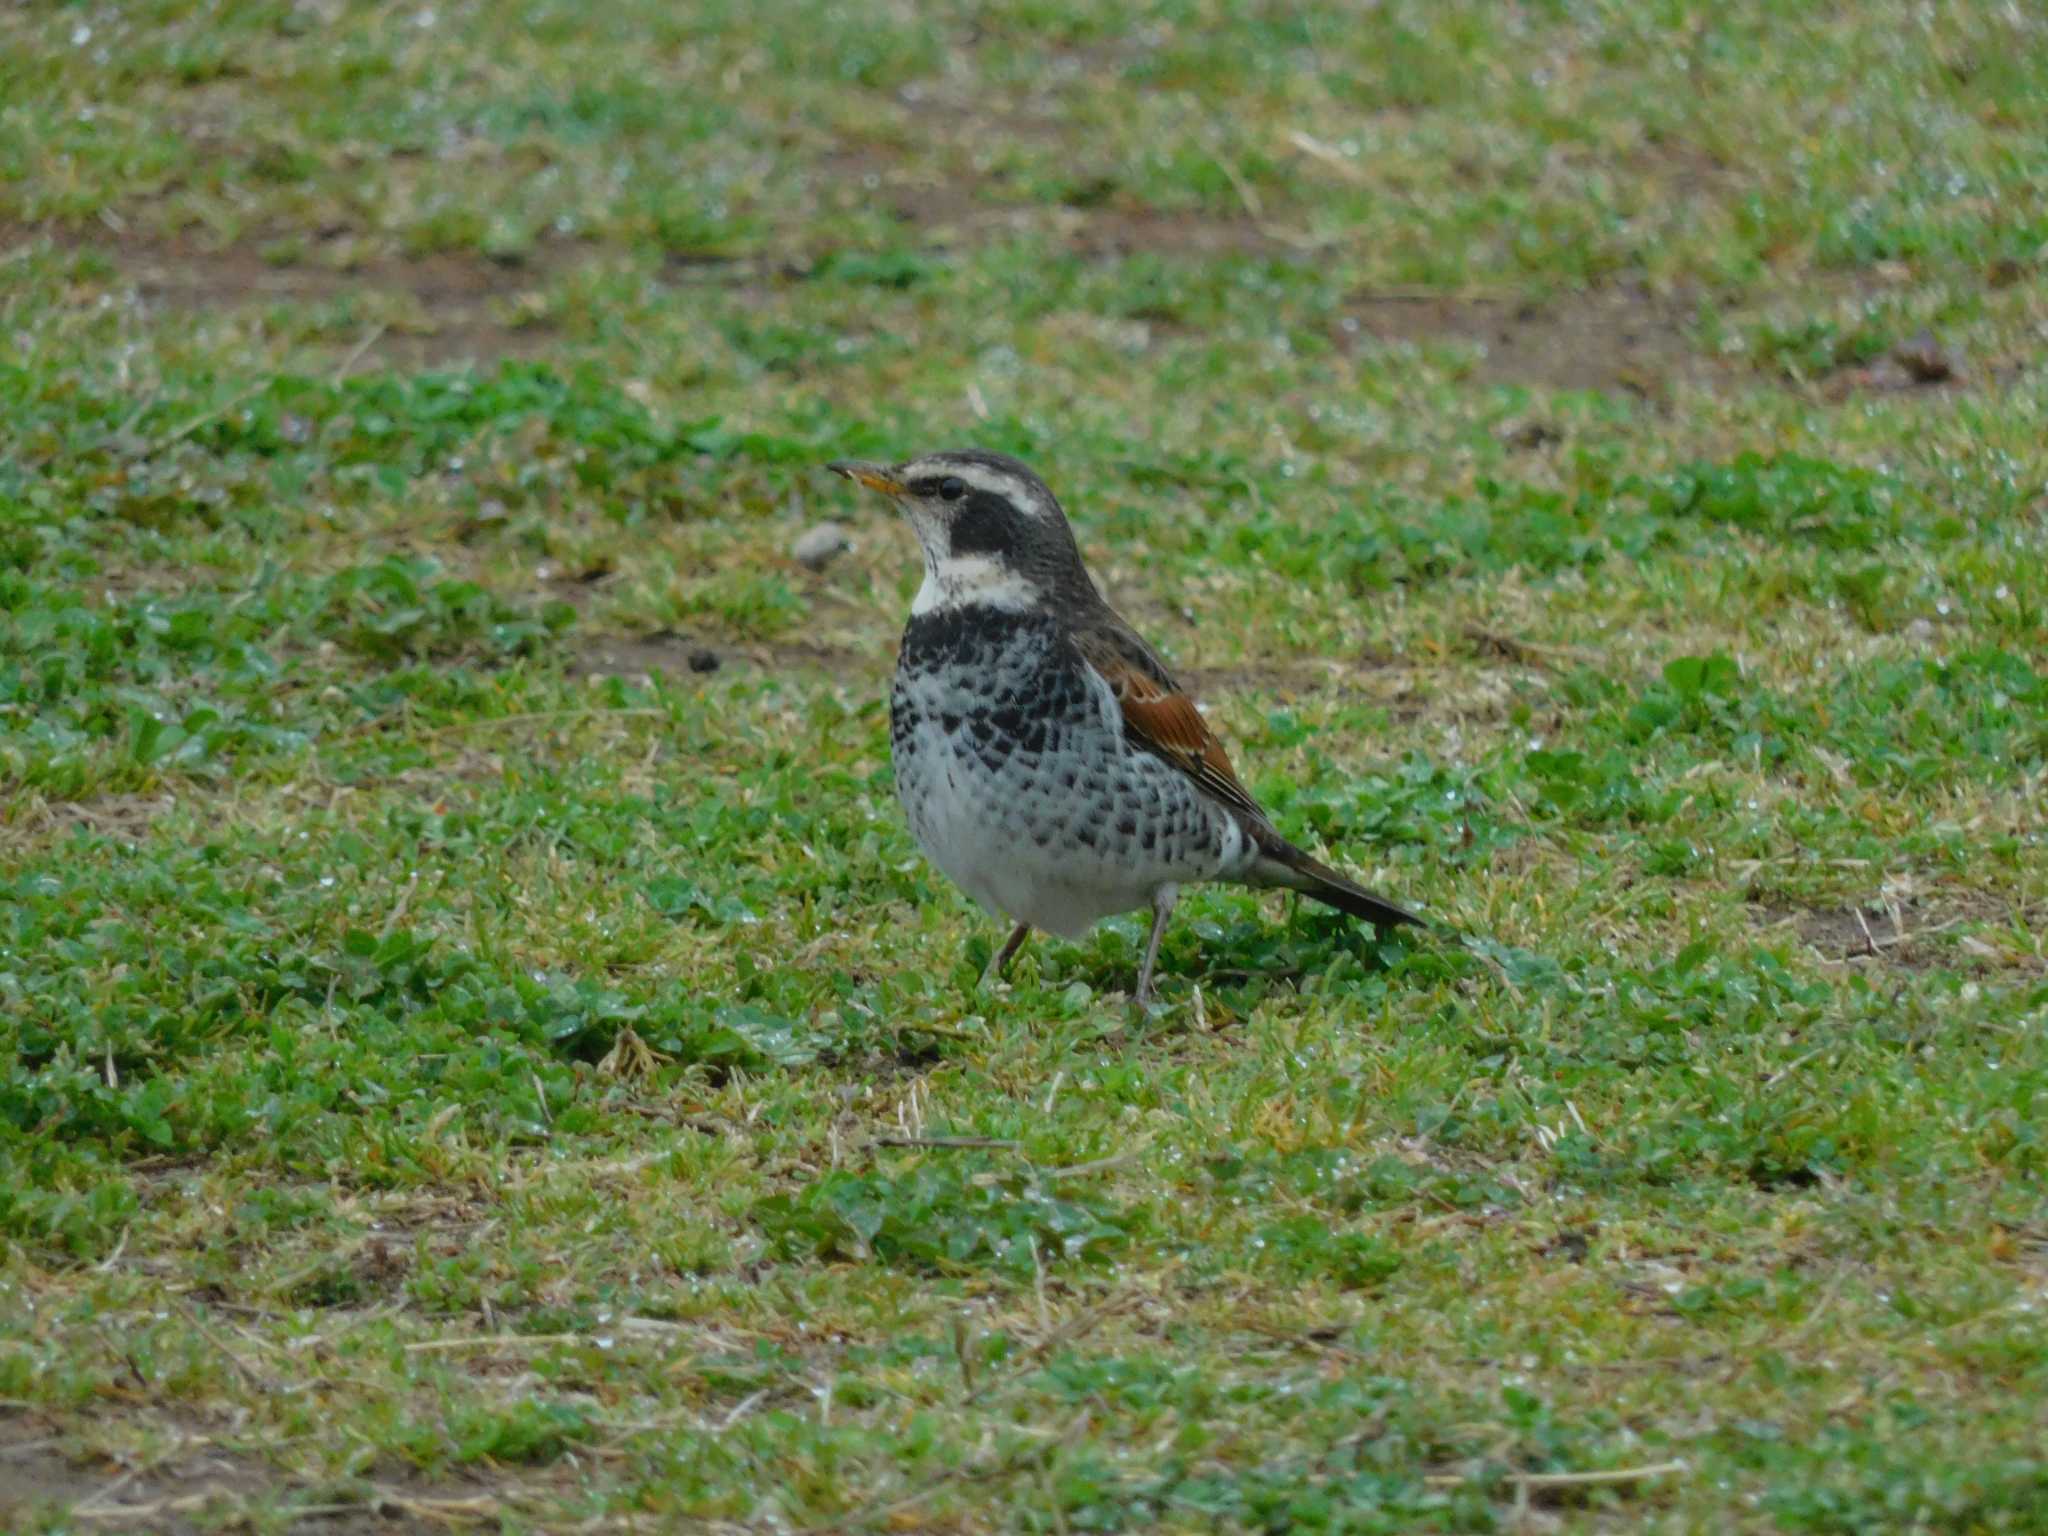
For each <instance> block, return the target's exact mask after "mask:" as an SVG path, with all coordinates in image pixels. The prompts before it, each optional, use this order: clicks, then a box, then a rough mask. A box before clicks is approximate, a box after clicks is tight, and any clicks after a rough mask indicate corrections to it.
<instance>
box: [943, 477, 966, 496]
mask: <svg viewBox="0 0 2048 1536" xmlns="http://www.w3.org/2000/svg"><path fill="white" fill-rule="evenodd" d="M966 494H967V482H966V481H965V480H962V479H961V478H960V477H959V476H958V475H948V476H946V478H945V479H943V480H941V481H940V482H939V500H941V501H958V500H959V499H960V498H961V497H962V496H965V495H966Z"/></svg>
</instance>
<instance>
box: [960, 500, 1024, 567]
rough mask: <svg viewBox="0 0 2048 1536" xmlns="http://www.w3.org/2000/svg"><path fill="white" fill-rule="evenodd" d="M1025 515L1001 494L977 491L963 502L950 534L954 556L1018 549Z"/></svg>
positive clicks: (996, 552)
mask: <svg viewBox="0 0 2048 1536" xmlns="http://www.w3.org/2000/svg"><path fill="white" fill-rule="evenodd" d="M1023 518H1024V514H1022V513H1021V512H1019V511H1018V510H1017V509H1016V508H1015V507H1013V506H1011V505H1010V503H1009V502H1008V501H1006V500H1004V499H1003V498H1002V497H1000V496H995V495H991V494H990V493H989V492H987V491H975V492H974V493H973V494H972V495H970V496H968V498H967V499H966V500H965V501H963V502H961V503H960V510H959V511H957V512H955V513H954V514H953V522H952V526H951V528H950V529H949V531H948V534H947V543H948V547H949V548H950V549H951V550H952V552H953V553H954V554H955V555H995V554H1001V553H1002V552H1003V551H1005V550H1010V549H1015V548H1016V547H1017V543H1018V540H1019V539H1020V538H1021V537H1022V535H1023V531H1024V527H1023Z"/></svg>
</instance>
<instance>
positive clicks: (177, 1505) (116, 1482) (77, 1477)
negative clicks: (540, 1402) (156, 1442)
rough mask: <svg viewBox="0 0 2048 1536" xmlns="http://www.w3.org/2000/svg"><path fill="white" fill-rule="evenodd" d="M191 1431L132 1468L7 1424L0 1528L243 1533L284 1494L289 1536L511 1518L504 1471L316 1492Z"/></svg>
mask: <svg viewBox="0 0 2048 1536" xmlns="http://www.w3.org/2000/svg"><path fill="white" fill-rule="evenodd" d="M157 1427H158V1428H161V1426H157ZM183 1428H184V1429H185V1431H186V1433H185V1436H184V1438H185V1441H186V1447H187V1448H186V1450H185V1451H184V1452H182V1453H181V1454H174V1455H171V1456H166V1457H163V1458H161V1459H159V1460H157V1461H154V1462H151V1463H148V1464H146V1465H144V1464H137V1465H124V1464H122V1463H119V1462H115V1461H110V1460H109V1459H107V1458H106V1457H105V1456H103V1455H100V1454H98V1453H96V1452H94V1451H93V1450H92V1449H91V1448H90V1446H89V1445H88V1444H87V1443H86V1442H85V1440H84V1438H82V1437H80V1436H78V1435H76V1434H67V1433H65V1432H64V1431H63V1430H62V1429H61V1427H59V1426H57V1425H55V1424H52V1423H49V1422H45V1421H43V1420H40V1419H38V1418H36V1417H35V1416H33V1415H26V1414H25V1415H20V1416H16V1417H13V1418H0V1528H4V1529H8V1530H13V1529H16V1528H17V1523H18V1522H19V1523H25V1522H26V1521H27V1519H28V1517H29V1515H30V1514H31V1512H32V1511H38V1510H40V1511H45V1512H48V1511H53V1510H54V1511H61V1512H63V1513H65V1514H66V1515H69V1516H71V1517H72V1518H73V1519H75V1520H77V1521H78V1523H79V1526H80V1528H81V1529H87V1530H106V1531H147V1532H150V1533H152V1536H199V1533H200V1532H203V1531H216V1530H219V1529H222V1528H223V1525H226V1526H228V1527H230V1528H234V1529H240V1528H241V1527H242V1525H243V1524H244V1523H246V1517H241V1516H239V1515H238V1512H239V1511H241V1510H243V1509H244V1508H246V1507H247V1506H248V1505H249V1504H251V1503H253V1502H255V1501H257V1500H259V1499H261V1500H266V1501H267V1500H273V1499H277V1498H278V1497H279V1495H281V1494H283V1495H291V1494H296V1495H298V1496H299V1497H298V1499H297V1500H296V1503H297V1506H298V1513H296V1514H295V1515H293V1516H291V1517H289V1518H288V1520H287V1522H286V1524H285V1525H284V1527H283V1529H286V1530H289V1531H306V1532H315V1531H317V1532H319V1533H320V1536H392V1533H395V1532H401V1531H404V1532H410V1531H430V1530H431V1531H440V1530H447V1529H449V1528H451V1527H454V1528H461V1527H463V1526H467V1525H470V1524H472V1523H475V1522H479V1521H495V1520H496V1519H497V1517H498V1516H499V1515H500V1514H501V1513H502V1512H503V1504H502V1502H501V1499H500V1498H499V1497H498V1495H497V1494H496V1493H493V1492H492V1491H491V1489H492V1488H493V1487H495V1488H496V1489H498V1490H499V1491H500V1492H502V1491H504V1490H505V1488H506V1481H507V1480H506V1479H505V1477H504V1476H503V1474H502V1473H497V1474H494V1476H493V1479H492V1483H491V1485H489V1486H487V1485H486V1484H485V1483H484V1482H482V1481H477V1482H473V1483H464V1482H455V1483H445V1484H444V1483H434V1482H429V1481H428V1480H427V1479H425V1478H423V1477H421V1476H420V1475H419V1474H418V1473H416V1472H415V1471H414V1470H413V1469H412V1468H410V1467H405V1466H381V1467H378V1468H376V1469H375V1470H374V1471H373V1472H372V1473H371V1474H370V1475H368V1476H367V1477H362V1478H352V1479H349V1480H348V1481H347V1482H346V1483H338V1484H333V1485H328V1486H317V1485H311V1484H306V1483H304V1482H302V1481H300V1480H299V1479H296V1478H293V1477H291V1476H290V1475H289V1474H287V1473H285V1472H283V1471H281V1470H279V1469H276V1468H273V1467H269V1466H266V1465H265V1464H264V1463H263V1462H262V1461H260V1460H259V1459H257V1458H255V1457H252V1456H248V1455H245V1454H243V1453H240V1452H237V1451H232V1450H228V1449H225V1448H223V1447H220V1446H217V1445H213V1444H211V1443H209V1441H208V1438H207V1436H206V1435H205V1433H204V1432H203V1431H202V1430H200V1429H199V1428H198V1427H197V1426H183ZM266 1528H268V1527H266Z"/></svg>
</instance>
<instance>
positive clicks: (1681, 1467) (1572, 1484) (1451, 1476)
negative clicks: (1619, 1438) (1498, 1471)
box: [1423, 1461, 1686, 1488]
mask: <svg viewBox="0 0 2048 1536" xmlns="http://www.w3.org/2000/svg"><path fill="white" fill-rule="evenodd" d="M1685 1470H1686V1465H1685V1463H1684V1462H1682V1461H1653V1462H1651V1463H1649V1464H1648V1465H1647V1466H1641V1467H1612V1468H1609V1469H1608V1470H1607V1471H1604V1472H1516V1473H1513V1474H1511V1476H1512V1477H1513V1479H1514V1481H1515V1484H1516V1485H1517V1486H1518V1487H1521V1488H1598V1487H1601V1486H1603V1485H1606V1484H1612V1483H1640V1482H1646V1481H1648V1480H1649V1479H1650V1478H1653V1477H1668V1476H1670V1475H1671V1474H1672V1473H1674V1472H1683V1471H1685ZM1482 1481H1484V1479H1483V1478H1480V1477H1475V1476H1472V1475H1471V1474H1469V1473H1462V1472H1447V1473H1441V1474H1438V1475H1435V1476H1431V1477H1425V1478H1424V1479H1423V1482H1424V1483H1426V1484H1428V1485H1429V1486H1430V1487H1431V1488H1461V1487H1463V1486H1465V1485H1466V1484H1467V1483H1476V1482H1482Z"/></svg>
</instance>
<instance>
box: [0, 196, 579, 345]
mask: <svg viewBox="0 0 2048 1536" xmlns="http://www.w3.org/2000/svg"><path fill="white" fill-rule="evenodd" d="M40 239H49V240H52V241H54V242H55V243H57V244H58V245H61V246H63V247H65V248H67V249H70V250H74V251H81V252H91V253H92V254H94V255H97V256H99V257H101V258H102V259H104V260H106V261H107V262H109V263H110V264H111V265H112V266H113V267H114V269H115V272H116V273H117V274H118V277H119V280H120V281H121V282H123V283H126V284H129V285H132V286H133V288H134V290H135V294H136V297H137V298H138V299H139V300H140V301H141V302H142V303H143V304H145V305H148V306H153V307H156V308H161V309H165V310H174V311H234V310H247V309H259V308H263V307H266V306H270V305H280V304H323V303H335V302H339V301H345V300H347V299H350V298H375V299H379V300H383V301H389V300H391V299H394V298H396V299H398V300H400V301H402V302H404V303H405V304H406V305H407V307H408V308H409V309H410V310H411V311H412V312H411V313H410V314H408V315H406V316H404V317H402V318H400V319H398V320H396V321H394V322H392V323H391V324H389V325H387V326H385V327H383V328H382V329H381V330H378V331H376V332H374V333H373V335H374V340H373V344H372V346H371V348H369V349H366V350H372V351H374V352H375V353H376V354H377V355H378V356H379V357H381V358H383V359H385V360H387V361H390V362H394V363H403V364H409V365H412V366H425V365H431V364H444V363H454V362H462V361H473V362H486V361H494V360H496V359H498V358H503V357H523V356H532V355H535V354H537V353H539V352H541V351H543V350H545V349H546V347H547V346H548V345H549V344H550V343H551V342H552V341H553V340H554V333H553V331H552V329H551V328H550V327H549V326H547V325H546V324H544V323H538V322H531V323H529V322H521V321H518V320H517V318H516V311H517V308H518V306H519V305H520V303H521V302H522V301H523V300H525V299H526V298H527V297H528V296H530V295H535V294H537V293H539V292H540V291H542V290H544V289H545V288H546V287H547V285H548V284H549V283H551V282H552V281H553V280H554V279H555V278H556V277H558V276H559V275H560V274H562V273H563V272H566V271H569V270H572V269H574V268H575V267H577V266H579V265H581V264H582V263H583V262H584V261H585V260H587V259H588V252H587V249H586V248H583V247H579V246H577V245H574V244H572V243H568V242H562V243H558V244H553V245H542V246H539V247H536V249H535V250H534V251H533V252H532V253H530V254H527V255H525V256H523V257H522V258H521V259H519V260H517V261H492V260H490V259H489V258H487V257H484V256H481V255H473V254H467V253H457V252H450V251H436V252H429V253H425V254H421V255H417V256H395V255H385V254H379V253H372V252H370V251H368V250H367V249H365V248H364V247H363V246H362V245H361V244H360V243H359V242H356V241H354V240H352V239H350V238H349V237H348V236H347V235H346V234H345V233H343V232H339V231H329V232H324V233H323V234H322V235H321V236H320V237H318V238H314V239H312V240H309V241H306V242H304V244H303V245H302V246H301V247H300V248H299V249H298V250H297V251H294V250H293V249H292V248H291V247H290V246H289V245H287V243H286V242H285V241H283V240H281V239H266V238H251V239H245V240H240V241H236V242H234V243H230V244H221V245H214V244H208V243H206V242H205V241H202V240H199V239H196V238H193V237H191V236H188V235H175V236H167V237H164V236H154V235H144V234H140V233H136V232H133V231H129V232H117V231H114V230H109V229H104V228H102V229H97V230H88V231H77V230H69V229H61V228H55V227H50V228H20V227H16V228H11V229H5V230H0V253H4V252H8V251H12V250H13V249H15V248H16V247H17V246H21V245H25V244H29V243H31V242H33V241H36V240H40Z"/></svg>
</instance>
